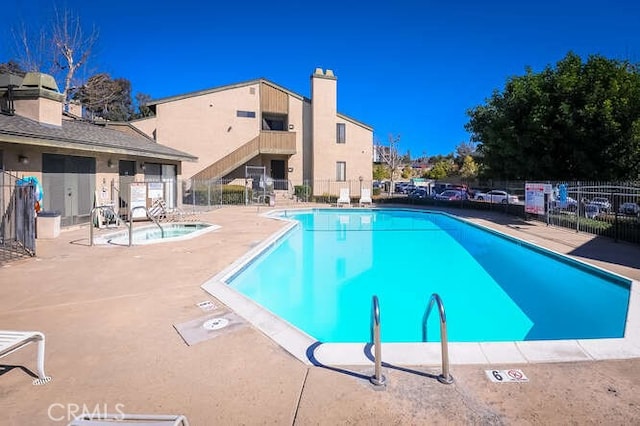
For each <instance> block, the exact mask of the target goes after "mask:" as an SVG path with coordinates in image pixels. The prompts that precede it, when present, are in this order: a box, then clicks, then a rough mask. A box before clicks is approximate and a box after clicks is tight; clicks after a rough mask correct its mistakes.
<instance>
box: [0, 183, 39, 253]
mask: <svg viewBox="0 0 640 426" xmlns="http://www.w3.org/2000/svg"><path fill="white" fill-rule="evenodd" d="M19 181H20V179H19V178H18V177H17V176H13V175H11V174H9V173H7V172H4V171H3V172H0V190H1V192H0V207H1V208H2V222H0V264H2V263H4V262H8V261H9V260H12V259H17V258H21V257H24V256H35V254H36V227H35V223H36V221H35V203H36V189H35V186H34V185H33V184H31V183H27V184H24V183H20V182H19Z"/></svg>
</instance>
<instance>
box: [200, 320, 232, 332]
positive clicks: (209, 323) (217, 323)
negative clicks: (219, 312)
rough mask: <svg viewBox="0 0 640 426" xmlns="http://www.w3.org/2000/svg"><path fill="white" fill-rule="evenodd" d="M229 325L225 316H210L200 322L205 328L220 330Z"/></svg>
mask: <svg viewBox="0 0 640 426" xmlns="http://www.w3.org/2000/svg"><path fill="white" fill-rule="evenodd" d="M228 325H229V320H228V319H226V318H211V319H208V320H206V321H205V322H204V323H202V327H203V328H204V329H205V330H220V329H221V328H225V327H226V326H228Z"/></svg>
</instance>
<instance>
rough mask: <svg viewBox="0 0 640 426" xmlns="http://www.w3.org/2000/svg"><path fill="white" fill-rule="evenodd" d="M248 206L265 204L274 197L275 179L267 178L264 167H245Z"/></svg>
mask: <svg viewBox="0 0 640 426" xmlns="http://www.w3.org/2000/svg"><path fill="white" fill-rule="evenodd" d="M244 170H245V172H244V176H245V200H246V204H265V203H268V202H269V197H272V196H273V179H271V178H270V177H267V172H266V167H264V166H245V169H244Z"/></svg>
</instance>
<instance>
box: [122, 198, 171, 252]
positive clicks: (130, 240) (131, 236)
mask: <svg viewBox="0 0 640 426" xmlns="http://www.w3.org/2000/svg"><path fill="white" fill-rule="evenodd" d="M138 209H144V211H145V213H146V215H147V218H149V220H151V221H152V222H153V223H155V224H156V225H158V228H160V236H161V238H164V228H162V226H161V225H160V222H158V220H157V219H156V218H155V217H153V216H151V215H150V214H149V210H147V208H146V207H145V206H135V207H133V208H131V210H129V247H131V246H132V245H133V212H134V210H138Z"/></svg>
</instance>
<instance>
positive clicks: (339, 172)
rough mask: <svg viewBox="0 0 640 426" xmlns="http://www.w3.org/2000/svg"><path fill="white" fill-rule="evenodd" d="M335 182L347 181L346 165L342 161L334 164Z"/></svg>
mask: <svg viewBox="0 0 640 426" xmlns="http://www.w3.org/2000/svg"><path fill="white" fill-rule="evenodd" d="M336 180H337V181H338V182H344V181H346V180H347V163H346V162H344V161H338V162H337V163H336Z"/></svg>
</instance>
